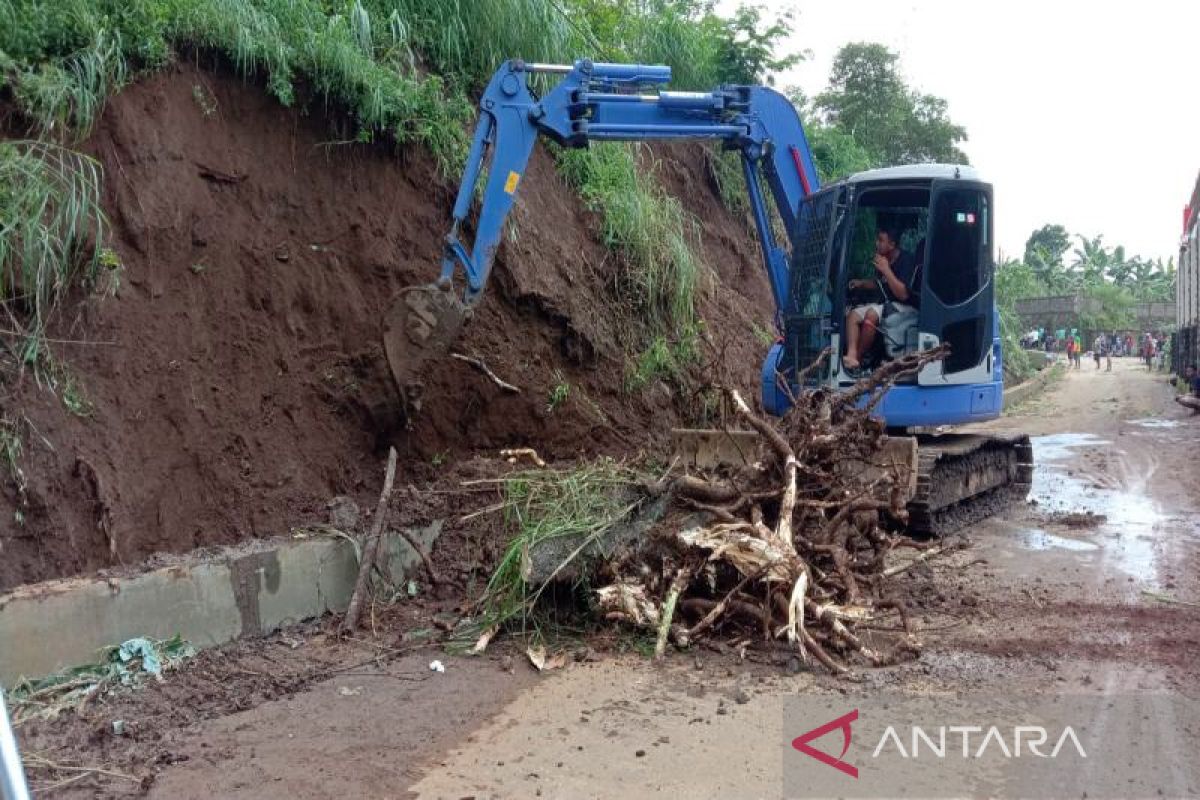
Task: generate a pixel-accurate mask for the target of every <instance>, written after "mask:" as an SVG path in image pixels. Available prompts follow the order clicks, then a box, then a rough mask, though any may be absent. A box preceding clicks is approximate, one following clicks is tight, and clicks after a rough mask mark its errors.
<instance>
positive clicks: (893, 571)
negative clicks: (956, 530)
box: [883, 542, 962, 578]
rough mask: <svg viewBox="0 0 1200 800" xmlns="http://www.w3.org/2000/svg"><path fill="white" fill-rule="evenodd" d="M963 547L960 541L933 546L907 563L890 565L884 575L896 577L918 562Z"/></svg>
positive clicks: (920, 562)
mask: <svg viewBox="0 0 1200 800" xmlns="http://www.w3.org/2000/svg"><path fill="white" fill-rule="evenodd" d="M961 547H962V545H961V544H960V543H958V542H953V543H951V544H944V545H942V546H941V547H931V548H929V549H928V550H924V551H922V552H921V554H920V555H919V556H917V557H916V558H914V559H913V560H912V561H909V562H908V563H906V564H898V565H896V566H894V567H889V568H888V569H885V570H884V571H883V577H885V578H892V577H895V576H896V575H899V574H900V573H901V572H907V571H908V570H910V569H912V568H913V567H915V566H916V565H917V564H922V563H924V562H926V561H928V560H929V559H931V558H934V557H936V556H940V555H941V554H942V553H952V552H954V551H955V550H958V549H959V548H961Z"/></svg>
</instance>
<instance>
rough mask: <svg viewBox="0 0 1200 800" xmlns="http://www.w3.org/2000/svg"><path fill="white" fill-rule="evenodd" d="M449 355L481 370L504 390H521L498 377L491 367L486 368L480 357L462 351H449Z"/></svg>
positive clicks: (518, 392) (519, 391)
mask: <svg viewBox="0 0 1200 800" xmlns="http://www.w3.org/2000/svg"><path fill="white" fill-rule="evenodd" d="M450 357H451V358H457V359H458V360H459V361H465V362H467V363H468V364H470V365H471V366H472V367H474V368H475V369H477V370H479V371H480V372H482V373H483V374H484V375H487V376H488V377H489V378H491V379H492V383H494V384H496V385H497V386H499V387H500V388H501V389H503V390H504V391H506V392H512V393H513V394H520V393H521V390H520V389H518V388H517V387H516V386H513V385H512V384H511V383H509V382H508V381H505V380H502V379H501V378H500V376H498V375H497V374H496V373H494V372H492V371H491V369H489V368H488V365H487V364H485V363H483V359H482V358H475V357H473V356H464V355H463V354H462V353H451V354H450Z"/></svg>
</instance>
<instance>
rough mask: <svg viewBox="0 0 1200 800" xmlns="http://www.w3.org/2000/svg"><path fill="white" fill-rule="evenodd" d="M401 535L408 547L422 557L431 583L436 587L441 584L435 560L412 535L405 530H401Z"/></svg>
mask: <svg viewBox="0 0 1200 800" xmlns="http://www.w3.org/2000/svg"><path fill="white" fill-rule="evenodd" d="M400 535H401V536H403V537H404V541H406V542H408V546H409V547H411V548H412V549H413V550H416V551H417V555H419V556H420V557H421V563H423V564H424V565H425V571H426V572H428V573H429V581H430V583H432V584H433V585H434V586H436V585H438V584H439V583H441V582H442V578H441V576H439V575H438V573H437V570H435V569H434V568H433V559H431V558H430V557H429V554H428V553H426V552H425V548H424V547H421V545H420V544H419V543H418V542H417V540H416V539H414V538H413V536H412V534H411V533H409V532H408V531H407V530H405V529H404V528H401V529H400Z"/></svg>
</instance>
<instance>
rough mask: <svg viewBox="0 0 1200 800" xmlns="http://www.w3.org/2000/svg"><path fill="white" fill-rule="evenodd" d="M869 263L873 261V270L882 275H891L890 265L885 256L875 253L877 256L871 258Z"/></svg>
mask: <svg viewBox="0 0 1200 800" xmlns="http://www.w3.org/2000/svg"><path fill="white" fill-rule="evenodd" d="M871 263H873V264H874V265H875V271H876V272H878V273H879V274H880V275H882V276H883V277H885V278H887V277H889V276H891V274H892V265H891V264H890V263H888V260H887V256H880V255H877V256H875V258H874V259H873V260H872V262H871Z"/></svg>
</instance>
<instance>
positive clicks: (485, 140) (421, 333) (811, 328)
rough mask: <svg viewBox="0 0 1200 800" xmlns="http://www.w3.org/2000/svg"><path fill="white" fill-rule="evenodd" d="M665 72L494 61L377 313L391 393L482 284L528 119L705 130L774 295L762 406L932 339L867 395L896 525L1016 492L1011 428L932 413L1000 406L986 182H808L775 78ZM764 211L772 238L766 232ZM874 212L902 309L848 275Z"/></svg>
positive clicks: (582, 134)
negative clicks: (863, 334)
mask: <svg viewBox="0 0 1200 800" xmlns="http://www.w3.org/2000/svg"><path fill="white" fill-rule="evenodd" d="M670 79H671V68H670V67H668V66H659V65H643V64H611V63H598V62H593V61H590V60H587V59H581V60H578V61H576V62H575V63H574V64H571V65H558V64H539V63H527V62H524V61H521V60H510V61H507V62H505V63H504V64H503V65H502V66H501V67H500V68H499V69H498V70H497V71H496V73H495V74H494V75H493V77H492V78H491V80H490V81H489V83H488V85H487V88H486V90H485V91H484V93H483V96H482V98H481V100H480V114H479V121H478V123H477V125H476V128H475V133H474V137H473V140H472V142H471V148H470V151H469V154H468V156H467V162H466V166H465V169H464V171H463V175H462V182H461V185H460V187H459V191H458V195H457V200H456V202H455V204H454V210H453V216H452V222H451V225H450V231H449V233H448V235H447V236H446V240H445V248H444V254H443V258H442V263H441V274H440V275H439V277H438V278H437V280H436V281H435V282H433V283H430V284H427V285H422V286H413V287H409V288H407V289H404V290H402V292H401V294H400V296H399V297H398V298H397V299H396V301H395V303H394V305H393V307H392V308H391V309H390V310H389V312H388V313H387V315H386V317H385V320H384V349H385V352H386V355H387V359H388V365H389V368H390V370H391V372H392V374H393V377H394V378H395V381H396V385H397V386H398V387H399V389H400V391H401V394H402V396H410V395H411V394H412V393H414V392H415V393H419V388H420V383H421V377H422V375H423V374H424V371H425V370H426V369H427V368H429V365H430V364H431V363H432V361H433V360H435V359H438V358H441V357H442V356H444V355H446V354H447V352H448V350H449V347H450V345H451V344H452V343H453V342H454V340H455V339H456V337H457V336H458V335H459V333H460V331H461V330H462V328H463V326H464V324H466V323H467V321H468V320H469V318H470V316H471V313H472V309H473V308H474V307H475V306H476V305H477V304H478V303H479V302H480V301H481V300H482V299H483V296H484V292H485V289H486V287H487V282H488V275H489V272H490V271H491V268H492V263H493V260H494V258H495V255H496V250H497V247H498V246H499V243H500V240H501V235H502V231H503V227H504V221H505V218H506V217H507V215H508V213H509V211H510V210H511V208H512V205H513V202H514V199H515V198H516V195H517V192H518V191H519V190H520V185H521V180H522V176H523V175H524V174H525V170H526V167H527V165H528V163H529V159H530V156H531V154H532V152H533V148H534V145H535V144H536V142H537V140H538V137H539V136H546V137H548V138H549V139H551V140H553V141H554V142H556V143H558V144H559V145H561V146H563V147H567V148H578V147H587V146H588V145H589V144H590V143H592V142H604V141H651V140H661V139H694V140H716V141H718V142H720V143H721V145H722V147H723V148H725V149H726V150H732V151H736V152H737V153H738V154H739V156H740V161H741V166H742V171H743V174H744V177H745V183H746V191H747V193H748V196H749V205H750V209H751V214H752V216H753V220H754V225H755V228H756V231H757V234H758V238H759V241H760V244H761V250H762V260H763V266H764V267H765V268H766V273H767V278H768V281H769V283H770V286H771V291H772V295H773V298H774V305H775V308H774V312H775V314H774V318H775V323H776V326H777V329H778V333H779V337H778V340H777V341H776V343H775V344H774V345H773V346H772V347H771V348H770V349H769V350H768V352H767V354H766V358H765V359H764V361H763V365H762V396H761V401H762V405H763V407H764V408H765V409H766V411H768V412H769V413H771V414H775V415H782V414H783V413H785V412H786V411H787V409H788V407H789V398H790V397H792V396H794V394H795V391H796V390H798V389H799V388H800V387H798V386H796V381H797V380H798V378H799V376H801V375H803V376H804V380H805V381H806V384H807V385H808V386H817V385H820V386H826V387H830V388H833V389H838V388H839V387H840V388H845V387H848V386H850V385H852V384H853V383H854V382H855V380H856V379H857V378H858V377H860V375H861V371H862V370H870V369H871V368H873V367H874V366H878V365H879V364H880V363H882V362H883V361H885V360H887V359H890V358H896V357H899V356H902V355H904V354H907V353H914V352H921V351H926V350H929V349H932V348H935V347H938V346H941V345H948V350H949V354H948V356H946V357H945V358H943V359H940V360H935V361H930V362H929V363H927V364H925V366H924V367H922V368H921V369H920V370H919V371H917V372H916V374H913V375H909V376H906V377H903V378H901V379H900V380H899V381H898V382H897V383H895V384H894V385H892V386H891V387H890V388H889V389H888V390H887V392H886V394H885V395H884V397H883V398H882V400H881V401H880V402H879V403H878V405H877V406H876V407H875V413H877V414H878V415H879V416H881V417H882V418H883V420H884V421H885V423H886V425H887V427H888V429H889V435H890V444H892V445H893V446H892V447H890V448H889V452H892V453H900V454H902V455H901V458H902V459H903V460H904V461H907V462H908V463H907V464H905V465H904V466H905V467H906V469H907V471H906V473H905V474H906V475H907V476H908V480H907V487H908V503H907V505H908V511H909V523H908V524H909V529H910V530H911V531H917V532H928V533H934V534H936V533H942V532H946V531H950V530H954V529H956V528H958V527H961V526H962V525H963V524H966V523H969V522H973V521H975V520H977V519H979V518H981V517H983V516H986V515H988V514H990V513H992V512H993V510H994V509H996V508H997V507H998V506H999V505H1000V504H1002V503H1005V502H1007V501H1008V500H1009V499H1011V498H1013V497H1023V496H1024V495H1025V494H1027V493H1028V490H1029V487H1030V481H1031V478H1032V468H1033V465H1032V448H1031V445H1030V441H1029V438H1028V437H1027V436H1020V435H1017V436H996V435H984V434H977V433H963V432H947V430H946V429H947V428H949V427H950V426H956V425H961V424H964V423H971V422H979V421H984V420H989V419H994V418H996V417H998V416H999V415H1000V413H1001V409H1002V406H1003V379H1002V376H1003V372H1002V353H1001V347H1000V336H999V315H998V313H997V310H996V306H995V302H994V297H993V291H994V290H993V280H992V279H993V270H994V260H993V254H992V241H993V221H994V204H993V201H992V187H991V186H990V185H989V184H987V183H985V182H982V181H981V180H980V179H979V176H978V174H977V173H976V172H975V170H974V169H972V168H971V167H969V166H965V165H945V164H922V165H914V166H902V167H889V168H883V169H875V170H871V171H867V172H862V173H859V174H855V175H853V176H851V177H849V178H846V179H844V180H841V181H838V182H836V183H833V184H832V185H829V186H822V185H821V182H820V180H819V178H818V176H817V170H816V166H815V164H814V162H813V155H812V152H811V150H810V149H809V145H808V141H807V139H806V136H805V132H804V127H803V125H802V123H801V120H800V117H799V115H798V114H797V111H796V109H795V107H794V106H793V105H792V103H791V102H790V101H789V100H788V99H787V98H786V97H785V96H784V95H782V94H780V93H779V92H777V91H775V90H774V89H771V88H769V87H766V86H744V85H727V86H721V87H719V88H717V89H715V90H714V91H711V92H691V91H670V90H668V89H666V88H665V86H666V84H668V83H669V82H670ZM538 89H540V90H541V93H540V94H539V93H538V91H537V90H538ZM485 170H486V172H485ZM481 176H482V178H483V194H482V202H481V205H480V208H479V212H478V219H477V223H476V225H475V232H474V241H473V242H472V243H471V246H470V247H468V245H467V243H466V242H464V240H463V236H464V235H465V231H464V227H465V224H466V222H467V219H468V215H469V214H470V212H471V210H472V204H473V200H474V197H475V193H476V187H477V184H478V183H479V181H480V179H481ZM765 192H770V195H771V199H772V200H773V206H774V210H773V211H772V209H771V208H770V207H769V206H768V203H767V199H766V195H765ZM773 213H777V214H778V218H779V220H781V221H782V228H783V230H784V231H786V235H787V238H788V242H786V243H781V242H778V241H777V240H776V237H775V233H774V230H773V226H772V214H773ZM885 228H886V229H887V230H888V231H889V232H890V235H891V236H892V237H894V238H896V239H897V240H898V243H899V247H900V249H901V250H906V251H907V252H909V253H911V254H913V256H914V258H915V259H917V260H919V261H920V262H921V263H920V264H918V265H917V272H916V274H914V276H913V281H912V282H911V284H910V285H909V286H908V287H907V288H908V292H907V293H908V295H909V298H908V303H905V304H904V305H903V310H896V309H899V308H900V307H899V306H896V304H894V303H892V302H890V301H889V300H888V297H887V295H886V291H885V287H884V286H883V285H882V284H881V283H877V286H876V288H877V290H878V294H876V296H875V297H870V296H866V297H863V296H857V295H861V294H862V291H863V286H864V284H865V285H867V287H868V288H870V284H871V280H870V279H866V280H862V279H859V280H854V281H852V280H851V279H852V278H853V277H854V276H855V275H856V274H866V275H872V274H873V273H874V270H873V269H871V268H870V267H869V262H870V259H871V257H872V256H874V255H875V252H874V250H873V247H874V241H875V237H876V232H877V231H878V230H881V229H885ZM456 281H457V282H459V283H460V284H463V285H462V286H461V288H456ZM851 283H853V284H855V286H856V288H855V289H853V290H852V289H850V288H849V286H850V285H851ZM893 299H894V298H893ZM872 301H875V302H879V305H878V306H877V307H878V308H880V309H881V311H882V313H881V314H880V316H882V319H881V320H880V321H879V323H878V324H877V326H876V327H877V328H878V330H879V334H880V335H876V336H875V337H874V339H875V341H874V342H873V347H872V348H870V349H869V351H868V352H865V353H862V354H861V358H860V359H859V360H860V361H861V363H860V364H853V362H854V359H847V357H846V355H845V354H844V353H843V349H844V347H845V345H846V339H847V328H848V327H849V325H850V319H852V318H853V317H852V316H851V317H848V316H847V311H848V310H849V309H851V308H853V307H855V306H856V305H858V304H859V303H870V302H872ZM909 303H911V305H909ZM889 310H894V313H889ZM826 352H827V353H830V354H832V355H831V357H829V358H827V359H825V360H824V361H822V362H821V366H820V367H819V368H818V369H808V370H806V369H805V368H806V367H808V366H809V365H812V364H814V363H816V362H817V361H818V360H819V359H820V357H821V355H822V354H823V353H826ZM856 355H857V354H856ZM847 360H850V361H851V362H852V363H851V364H847V363H846V362H847ZM852 365H853V367H854V368H853V369H852V368H851V367H852ZM806 388H807V387H806Z"/></svg>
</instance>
